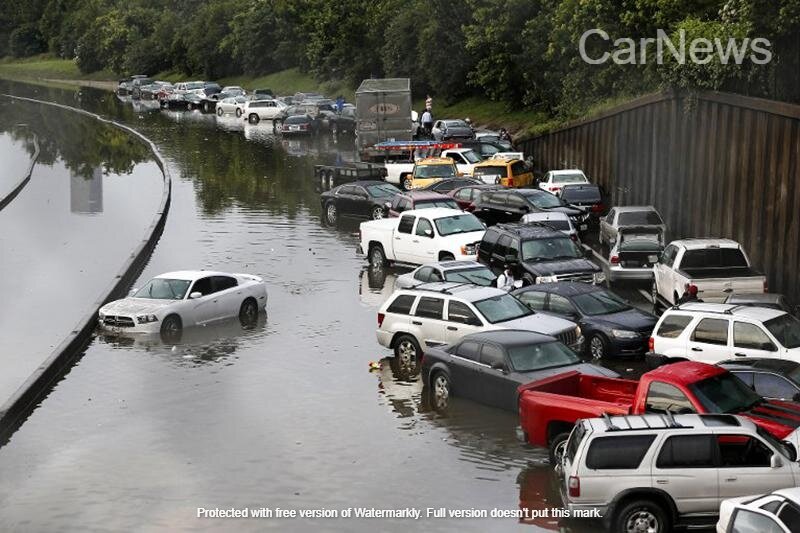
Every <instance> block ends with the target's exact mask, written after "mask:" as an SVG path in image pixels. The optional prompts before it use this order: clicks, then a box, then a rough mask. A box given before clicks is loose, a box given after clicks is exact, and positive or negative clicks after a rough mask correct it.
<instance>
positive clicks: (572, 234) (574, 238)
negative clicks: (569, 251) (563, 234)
mask: <svg viewBox="0 0 800 533" xmlns="http://www.w3.org/2000/svg"><path fill="white" fill-rule="evenodd" d="M569 238H570V239H572V240H573V241H575V242H578V236H577V235H575V234H574V233H570V234H569Z"/></svg>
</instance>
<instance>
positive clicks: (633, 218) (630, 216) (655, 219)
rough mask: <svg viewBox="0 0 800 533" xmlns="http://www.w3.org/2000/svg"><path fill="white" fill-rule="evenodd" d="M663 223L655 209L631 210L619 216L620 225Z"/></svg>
mask: <svg viewBox="0 0 800 533" xmlns="http://www.w3.org/2000/svg"><path fill="white" fill-rule="evenodd" d="M663 223H664V221H663V220H661V217H660V216H659V215H658V213H656V212H655V211H630V212H628V213H622V214H620V216H619V225H620V226H653V225H661V224H663Z"/></svg>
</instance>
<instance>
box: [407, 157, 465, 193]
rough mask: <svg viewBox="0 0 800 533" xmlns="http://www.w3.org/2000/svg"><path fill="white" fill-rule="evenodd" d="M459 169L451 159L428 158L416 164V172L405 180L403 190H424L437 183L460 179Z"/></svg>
mask: <svg viewBox="0 0 800 533" xmlns="http://www.w3.org/2000/svg"><path fill="white" fill-rule="evenodd" d="M458 176H459V173H458V168H456V164H455V162H454V161H453V160H452V159H451V158H449V157H427V158H425V159H421V160H419V161H417V162H416V163H415V164H414V172H412V173H411V175H409V176H406V177H405V178H404V179H403V188H404V189H405V190H407V191H410V190H411V189H422V188H424V187H427V186H428V185H431V184H432V183H436V182H437V181H440V180H443V179H447V178H455V177H458Z"/></svg>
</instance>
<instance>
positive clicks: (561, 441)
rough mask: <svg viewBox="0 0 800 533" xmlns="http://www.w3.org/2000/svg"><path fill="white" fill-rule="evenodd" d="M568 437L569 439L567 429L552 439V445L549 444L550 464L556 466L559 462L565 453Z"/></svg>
mask: <svg viewBox="0 0 800 533" xmlns="http://www.w3.org/2000/svg"><path fill="white" fill-rule="evenodd" d="M567 439H569V433H568V432H566V431H565V432H564V433H559V434H558V435H556V436H555V438H554V439H553V440H552V441H550V445H549V446H548V451H549V456H550V466H552V467H555V466H556V465H557V464H559V461H560V459H561V457H562V456H563V455H564V449H565V448H566V446H567Z"/></svg>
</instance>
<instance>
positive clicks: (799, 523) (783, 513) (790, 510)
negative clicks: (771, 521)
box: [778, 501, 800, 531]
mask: <svg viewBox="0 0 800 533" xmlns="http://www.w3.org/2000/svg"><path fill="white" fill-rule="evenodd" d="M778 518H779V519H780V521H781V522H783V524H784V525H785V526H786V527H787V528H789V531H800V509H798V508H797V507H795V506H794V505H793V504H792V503H790V502H788V501H787V502H786V503H785V504H784V506H783V508H782V509H781V510H780V511H778Z"/></svg>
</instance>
